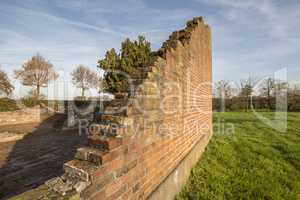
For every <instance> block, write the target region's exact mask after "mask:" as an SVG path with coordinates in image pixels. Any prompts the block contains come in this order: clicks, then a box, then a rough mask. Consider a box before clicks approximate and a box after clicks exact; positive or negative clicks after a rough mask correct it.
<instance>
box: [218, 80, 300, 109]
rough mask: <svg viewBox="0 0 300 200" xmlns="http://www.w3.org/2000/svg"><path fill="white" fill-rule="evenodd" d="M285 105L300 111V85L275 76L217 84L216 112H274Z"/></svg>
mask: <svg viewBox="0 0 300 200" xmlns="http://www.w3.org/2000/svg"><path fill="white" fill-rule="evenodd" d="M283 104H284V107H286V109H287V110H288V111H300V88H298V86H297V85H292V84H290V83H289V82H287V81H283V80H278V79H275V78H272V77H268V78H264V79H261V80H259V79H257V78H253V77H249V78H248V79H242V80H240V82H239V83H237V84H233V82H230V81H228V80H220V81H218V82H217V83H215V84H214V91H213V109H214V110H215V111H221V112H224V111H249V110H250V109H255V110H270V111H274V110H276V109H278V105H279V106H280V105H283Z"/></svg>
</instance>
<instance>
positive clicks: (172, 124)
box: [47, 18, 212, 200]
mask: <svg viewBox="0 0 300 200" xmlns="http://www.w3.org/2000/svg"><path fill="white" fill-rule="evenodd" d="M158 54H159V55H160V57H159V58H158V59H157V61H156V62H155V64H154V65H153V66H151V67H150V70H149V72H148V74H147V78H146V79H145V80H144V81H143V83H142V84H140V85H139V86H138V88H137V89H136V91H135V95H134V96H133V97H131V98H128V99H127V102H128V104H127V105H126V106H125V108H124V112H122V113H121V114H115V113H114V109H115V108H114V109H113V107H111V108H107V109H106V111H107V113H106V114H105V115H103V116H102V118H101V121H102V122H107V123H103V124H101V125H99V127H101V128H102V129H104V128H105V126H111V125H112V124H113V123H115V124H116V126H115V128H114V129H113V131H112V129H109V130H110V131H112V132H113V134H111V135H110V136H103V135H100V134H99V135H97V134H95V135H92V136H90V138H89V147H84V148H80V149H78V152H77V154H76V158H75V159H74V160H72V161H70V162H68V163H66V164H65V166H64V168H65V174H64V175H63V176H62V177H59V178H57V179H54V180H50V181H49V182H48V183H47V185H49V186H50V187H51V188H52V189H53V190H55V191H56V192H59V193H61V194H64V195H68V193H70V194H72V195H74V192H75V196H77V197H78V198H79V197H80V198H81V199H93V200H98V199H105V200H109V199H112V200H114V199H147V198H149V196H150V195H151V194H152V193H153V192H155V191H156V190H157V188H159V186H160V185H161V184H162V183H163V182H164V180H165V179H166V178H167V177H168V175H169V174H170V173H172V172H173V171H174V170H175V169H176V168H177V166H178V165H179V163H180V162H181V161H182V160H183V159H184V158H185V157H186V156H187V155H188V154H189V152H191V150H192V149H193V148H194V147H195V146H196V145H202V146H203V148H204V147H205V146H206V144H207V143H208V141H209V139H210V137H211V133H212V131H211V128H212V113H211V110H212V103H211V85H210V84H211V78H212V77H211V76H212V69H211V68H212V67H211V66H212V57H211V31H210V28H209V26H208V25H206V24H205V23H204V22H203V20H202V18H195V19H194V20H192V21H190V22H188V23H187V27H186V28H185V29H184V30H181V31H177V32H174V33H173V34H172V35H171V36H170V39H169V40H168V41H166V42H165V43H164V44H163V47H162V48H161V49H160V51H159V53H158ZM108 112H111V113H108ZM102 134H103V131H102ZM112 135H113V136H112ZM200 141H202V142H201V143H199V142H200ZM199 154H201V152H199ZM174 181H176V180H174ZM73 197H74V196H73Z"/></svg>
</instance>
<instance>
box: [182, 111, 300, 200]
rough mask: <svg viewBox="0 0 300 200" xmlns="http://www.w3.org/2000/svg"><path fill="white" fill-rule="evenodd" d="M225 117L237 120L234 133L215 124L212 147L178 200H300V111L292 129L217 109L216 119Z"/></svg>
mask: <svg viewBox="0 0 300 200" xmlns="http://www.w3.org/2000/svg"><path fill="white" fill-rule="evenodd" d="M272 114H273V113H264V115H266V116H269V117H271V116H272ZM220 120H221V121H223V120H224V123H226V124H227V125H228V123H229V125H230V123H232V124H233V126H234V133H226V132H225V133H222V134H221V133H219V134H218V133H217V130H219V128H218V127H217V126H215V127H214V130H215V134H214V136H213V138H212V140H211V141H210V144H209V145H208V147H207V150H206V151H205V153H204V154H203V156H202V158H201V159H200V160H199V162H198V163H197V165H196V166H195V167H194V168H193V170H192V173H191V175H190V177H189V180H188V182H187V184H186V186H185V187H184V188H183V190H182V191H181V193H180V194H179V195H178V197H177V200H182V199H191V200H197V199H205V200H208V199H211V200H215V199H230V200H231V199H249V200H250V199H251V200H252V199H255V200H256V199H264V200H266V199H287V200H294V199H295V200H298V199H299V200H300V113H289V114H288V130H287V132H286V133H281V132H278V131H276V130H274V129H272V128H271V127H269V126H267V125H265V124H264V123H262V122H261V121H260V120H259V119H257V118H256V117H255V116H254V115H253V114H252V113H242V112H241V113H216V114H215V115H214V122H215V123H216V122H218V121H220ZM227 125H226V126H227ZM226 126H225V127H226Z"/></svg>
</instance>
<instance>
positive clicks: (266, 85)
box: [262, 78, 275, 109]
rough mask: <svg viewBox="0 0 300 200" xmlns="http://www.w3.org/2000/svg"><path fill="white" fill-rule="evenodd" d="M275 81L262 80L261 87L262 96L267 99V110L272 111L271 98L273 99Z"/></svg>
mask: <svg viewBox="0 0 300 200" xmlns="http://www.w3.org/2000/svg"><path fill="white" fill-rule="evenodd" d="M274 90H275V79H273V78H268V79H266V80H264V82H263V87H262V95H263V96H265V97H266V98H267V103H268V108H269V109H272V98H273V97H274Z"/></svg>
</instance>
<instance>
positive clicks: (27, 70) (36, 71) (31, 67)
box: [15, 54, 58, 98]
mask: <svg viewBox="0 0 300 200" xmlns="http://www.w3.org/2000/svg"><path fill="white" fill-rule="evenodd" d="M15 76H16V79H19V80H20V81H21V82H22V84H23V85H26V86H34V87H35V92H36V96H37V97H38V98H39V97H40V89H41V87H47V85H48V82H49V81H51V80H56V79H57V78H58V74H57V73H56V72H55V70H54V67H53V65H52V64H51V63H50V62H49V61H47V60H46V59H45V58H44V57H42V56H41V55H39V54H37V55H35V56H33V57H32V58H31V59H30V60H29V61H27V62H26V63H24V64H23V66H22V69H20V70H16V71H15Z"/></svg>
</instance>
